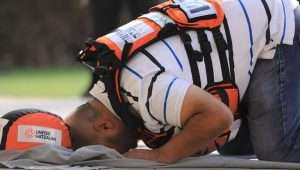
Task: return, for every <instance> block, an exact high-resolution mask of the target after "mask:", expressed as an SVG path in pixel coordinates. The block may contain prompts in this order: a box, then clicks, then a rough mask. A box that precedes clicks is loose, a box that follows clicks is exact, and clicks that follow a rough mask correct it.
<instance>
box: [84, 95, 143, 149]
mask: <svg viewBox="0 0 300 170" xmlns="http://www.w3.org/2000/svg"><path fill="white" fill-rule="evenodd" d="M89 104H90V106H91V107H92V110H94V111H96V112H98V113H100V117H99V119H100V120H102V121H104V122H103V123H108V124H109V125H108V127H107V128H111V129H107V130H105V128H104V129H102V130H103V132H102V133H105V135H103V136H102V137H103V140H104V141H106V142H108V144H107V146H109V147H112V148H114V149H116V150H118V151H119V152H121V153H124V152H127V151H128V150H129V149H131V148H136V147H137V136H138V135H137V132H135V131H133V130H131V129H129V128H128V127H126V125H125V124H124V123H123V121H122V120H120V119H119V118H117V117H116V116H115V115H114V114H113V113H111V112H110V111H109V109H107V108H106V107H105V105H103V104H102V103H101V102H99V101H97V100H96V99H94V100H92V101H90V102H89ZM110 124H111V125H110Z"/></svg>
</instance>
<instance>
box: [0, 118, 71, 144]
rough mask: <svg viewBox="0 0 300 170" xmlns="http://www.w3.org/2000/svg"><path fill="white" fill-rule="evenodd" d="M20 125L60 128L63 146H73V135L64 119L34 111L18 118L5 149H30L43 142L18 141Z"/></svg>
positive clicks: (27, 133)
mask: <svg viewBox="0 0 300 170" xmlns="http://www.w3.org/2000/svg"><path fill="white" fill-rule="evenodd" d="M19 125H29V126H30V125H31V126H42V127H47V128H53V129H59V130H61V131H62V146H64V147H66V148H71V137H70V134H69V130H68V128H67V127H66V126H65V124H64V123H63V120H60V119H59V118H58V117H55V116H53V115H48V114H46V113H32V114H28V115H24V116H22V117H20V118H18V119H17V120H16V121H15V122H13V124H12V125H11V126H10V128H9V130H8V135H7V141H6V145H5V149H7V150H12V149H21V150H24V149H29V148H32V147H35V146H38V145H41V143H32V142H18V126H19ZM26 135H32V134H30V131H28V132H26Z"/></svg>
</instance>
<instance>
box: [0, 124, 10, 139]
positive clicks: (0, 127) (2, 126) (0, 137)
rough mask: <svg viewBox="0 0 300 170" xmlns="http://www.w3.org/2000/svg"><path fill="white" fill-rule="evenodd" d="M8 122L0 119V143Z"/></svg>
mask: <svg viewBox="0 0 300 170" xmlns="http://www.w3.org/2000/svg"><path fill="white" fill-rule="evenodd" d="M8 122H9V120H7V119H4V118H0V142H1V141H2V137H3V129H4V127H5V126H6V125H7V123H8Z"/></svg>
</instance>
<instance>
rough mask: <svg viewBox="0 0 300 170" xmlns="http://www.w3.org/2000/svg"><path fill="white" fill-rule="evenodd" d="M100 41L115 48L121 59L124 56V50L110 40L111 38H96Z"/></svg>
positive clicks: (117, 55)
mask: <svg viewBox="0 0 300 170" xmlns="http://www.w3.org/2000/svg"><path fill="white" fill-rule="evenodd" d="M96 41H97V42H98V43H103V44H106V45H107V46H108V47H109V48H110V49H112V50H114V53H115V55H116V57H117V58H118V59H119V60H121V58H122V50H121V49H120V48H119V47H118V45H117V44H116V43H115V42H113V41H112V40H110V39H109V38H107V37H105V36H102V37H99V38H98V39H97V40H96Z"/></svg>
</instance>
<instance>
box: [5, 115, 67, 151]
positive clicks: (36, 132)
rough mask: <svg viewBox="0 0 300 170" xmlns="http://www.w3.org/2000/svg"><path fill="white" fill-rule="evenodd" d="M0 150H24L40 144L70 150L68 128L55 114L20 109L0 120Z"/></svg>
mask: <svg viewBox="0 0 300 170" xmlns="http://www.w3.org/2000/svg"><path fill="white" fill-rule="evenodd" d="M0 140H1V144H0V149H1V150H25V149H30V148H32V147H35V146H39V145H42V144H53V145H60V146H63V147H66V148H71V147H72V144H71V136H70V132H69V128H68V126H67V125H66V124H65V123H64V121H63V120H62V119H61V118H60V117H58V116H57V115H55V114H52V113H49V112H45V111H41V110H37V109H22V110H16V111H12V112H9V113H7V114H5V115H3V116H2V117H1V118H0Z"/></svg>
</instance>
